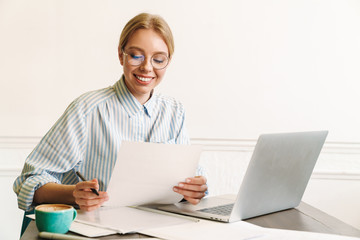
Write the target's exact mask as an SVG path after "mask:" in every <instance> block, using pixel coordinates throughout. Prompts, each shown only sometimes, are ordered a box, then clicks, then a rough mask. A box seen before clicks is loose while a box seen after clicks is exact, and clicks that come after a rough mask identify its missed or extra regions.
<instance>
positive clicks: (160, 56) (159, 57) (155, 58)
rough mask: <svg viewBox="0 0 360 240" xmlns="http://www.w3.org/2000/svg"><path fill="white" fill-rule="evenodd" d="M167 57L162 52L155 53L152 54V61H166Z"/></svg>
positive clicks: (158, 62) (160, 62)
mask: <svg viewBox="0 0 360 240" xmlns="http://www.w3.org/2000/svg"><path fill="white" fill-rule="evenodd" d="M166 59H167V57H166V56H165V55H163V54H156V55H154V56H153V61H154V63H157V64H162V63H164V62H165V61H166Z"/></svg>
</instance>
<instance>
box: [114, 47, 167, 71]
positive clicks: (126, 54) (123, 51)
mask: <svg viewBox="0 0 360 240" xmlns="http://www.w3.org/2000/svg"><path fill="white" fill-rule="evenodd" d="M121 52H122V53H123V54H124V55H125V58H127V56H129V55H130V54H128V53H126V52H125V50H124V49H121ZM157 54H161V55H164V56H165V57H166V59H167V62H166V65H165V66H164V67H163V68H156V67H155V66H154V65H153V62H152V60H153V57H154V56H155V55H157ZM142 56H143V57H144V58H143V59H142V61H141V63H140V64H138V65H133V64H131V63H130V62H129V60H128V59H127V60H126V61H127V62H128V63H129V64H130V65H131V66H134V67H136V66H140V65H141V64H142V63H143V62H144V61H145V59H146V57H145V55H142ZM169 62H170V58H169V57H168V56H166V54H162V53H155V54H154V55H152V56H151V58H150V63H151V66H152V67H153V68H155V69H156V70H162V69H164V68H166V67H167V66H168V65H169Z"/></svg>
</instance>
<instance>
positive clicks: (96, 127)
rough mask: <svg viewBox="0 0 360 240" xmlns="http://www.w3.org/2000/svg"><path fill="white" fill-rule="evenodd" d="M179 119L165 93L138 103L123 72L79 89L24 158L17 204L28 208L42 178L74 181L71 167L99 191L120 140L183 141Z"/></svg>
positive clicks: (181, 118) (104, 184)
mask: <svg viewBox="0 0 360 240" xmlns="http://www.w3.org/2000/svg"><path fill="white" fill-rule="evenodd" d="M184 119H185V112H184V108H183V106H182V104H181V103H180V102H178V101H176V100H174V99H172V98H169V97H164V96H161V95H157V94H153V96H152V97H151V98H150V99H149V101H147V102H146V103H145V104H144V105H141V104H140V103H139V102H138V101H137V100H136V98H135V97H134V96H133V95H132V94H131V93H130V92H129V90H128V89H127V87H126V85H125V83H124V79H123V77H122V78H121V79H120V80H119V81H118V82H116V83H115V85H114V86H112V87H109V88H105V89H101V90H97V91H93V92H89V93H85V94H83V95H82V96H80V97H79V98H77V99H76V100H75V101H74V102H72V103H71V104H70V106H69V107H68V108H67V109H66V111H65V113H64V114H63V115H62V116H61V118H60V119H59V120H58V121H57V122H56V123H55V125H54V126H53V127H52V128H51V129H50V131H49V132H48V133H47V134H46V135H45V136H44V137H43V139H42V140H41V141H40V143H39V144H38V145H37V146H36V147H35V149H34V150H33V151H32V153H31V154H30V155H29V156H28V157H27V159H26V162H25V165H24V168H23V171H22V173H21V175H20V176H19V177H18V178H17V179H16V180H15V182H14V186H13V188H14V191H15V193H16V194H17V195H18V205H19V208H21V209H24V210H26V211H27V210H30V209H32V201H33V196H34V192H35V191H36V190H37V189H38V188H40V187H41V186H43V185H44V184H46V183H49V182H55V183H61V184H76V183H78V181H79V180H78V178H77V176H76V174H75V172H76V171H80V172H81V173H83V175H84V176H85V178H87V179H93V178H97V179H98V180H99V185H100V191H105V190H106V188H107V184H108V183H109V180H110V176H111V171H112V168H113V166H114V164H115V161H116V157H117V152H118V149H119V146H120V144H121V141H123V140H126V141H143V142H158V143H171V144H189V142H190V141H189V137H188V135H187V133H186V131H185V128H184Z"/></svg>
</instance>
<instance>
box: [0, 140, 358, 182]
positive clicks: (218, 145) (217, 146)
mask: <svg viewBox="0 0 360 240" xmlns="http://www.w3.org/2000/svg"><path fill="white" fill-rule="evenodd" d="M40 140H41V137H39V136H0V176H17V175H18V174H19V173H20V172H21V169H22V164H21V165H19V164H16V162H15V163H14V162H6V161H3V160H2V158H1V154H2V153H3V152H4V151H11V152H13V153H15V152H18V151H22V152H30V151H31V150H32V149H33V148H34V147H35V146H36V144H37V143H38V142H39V141H40ZM191 142H192V144H200V145H203V146H204V151H205V152H210V153H211V152H247V153H251V152H252V151H253V150H254V148H255V144H256V139H220V138H193V139H191ZM321 154H322V155H324V158H334V156H335V159H337V158H339V160H342V159H347V160H349V159H350V160H351V161H352V162H356V163H358V166H360V143H357V142H326V143H325V144H324V147H323V150H322V152H321ZM15 157H17V156H15ZM312 178H313V179H333V180H360V168H359V169H352V170H351V171H349V170H344V169H338V170H336V171H334V170H332V171H329V170H323V171H314V173H313V175H312Z"/></svg>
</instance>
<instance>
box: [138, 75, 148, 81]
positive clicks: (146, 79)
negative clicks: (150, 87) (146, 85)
mask: <svg viewBox="0 0 360 240" xmlns="http://www.w3.org/2000/svg"><path fill="white" fill-rule="evenodd" d="M136 78H137V79H139V80H140V81H143V82H149V81H150V80H151V78H144V77H139V76H137V75H136Z"/></svg>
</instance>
